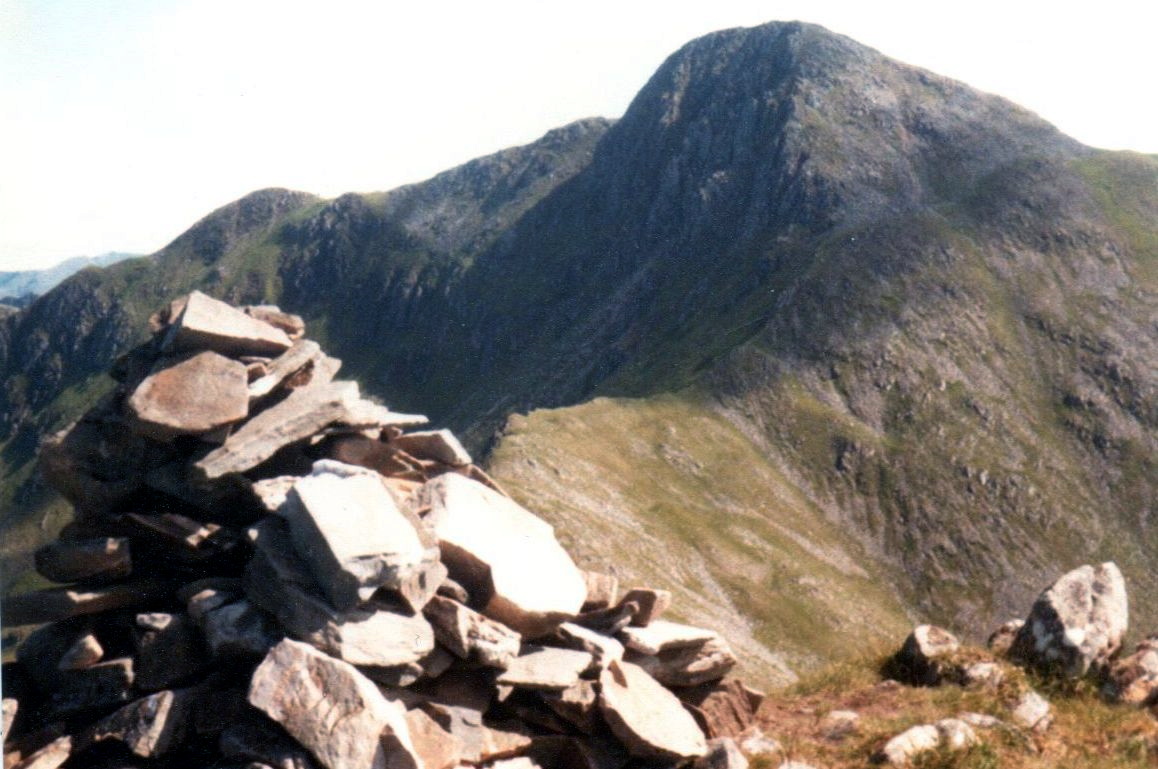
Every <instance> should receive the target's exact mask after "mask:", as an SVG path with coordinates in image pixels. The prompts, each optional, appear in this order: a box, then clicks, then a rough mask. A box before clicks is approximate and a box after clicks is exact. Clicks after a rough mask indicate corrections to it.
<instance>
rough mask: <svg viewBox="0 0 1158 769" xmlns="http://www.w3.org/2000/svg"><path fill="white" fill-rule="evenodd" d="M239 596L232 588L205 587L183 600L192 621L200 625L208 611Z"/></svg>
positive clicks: (231, 601) (218, 607)
mask: <svg viewBox="0 0 1158 769" xmlns="http://www.w3.org/2000/svg"><path fill="white" fill-rule="evenodd" d="M240 597H241V596H239V595H238V594H237V593H236V592H235V591H233V590H228V589H226V590H217V589H215V588H211V587H207V588H205V589H204V590H200V591H198V592H196V593H194V594H193V595H191V596H189V600H188V601H186V602H185V608H186V610H187V611H188V612H189V616H190V617H191V618H192V619H193V621H194V622H196V623H197V624H198V625H200V624H201V623H203V622H204V621H205V617H206V616H207V615H208V614H209V612H211V611H216V610H218V609H220V608H221V607H223V606H225V605H226V604H230V603H233V602H234V601H236V600H237V599H238V598H240Z"/></svg>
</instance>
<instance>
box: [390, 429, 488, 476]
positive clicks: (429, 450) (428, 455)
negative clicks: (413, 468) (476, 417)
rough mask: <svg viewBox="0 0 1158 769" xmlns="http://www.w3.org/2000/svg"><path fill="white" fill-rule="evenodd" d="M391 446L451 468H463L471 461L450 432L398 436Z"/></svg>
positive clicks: (414, 433)
mask: <svg viewBox="0 0 1158 769" xmlns="http://www.w3.org/2000/svg"><path fill="white" fill-rule="evenodd" d="M390 445H391V446H395V447H397V448H400V449H402V450H403V451H405V452H406V453H407V454H410V455H411V456H414V457H418V458H419V459H432V460H434V461H435V462H441V463H442V464H444V465H450V466H451V467H465V466H467V465H469V464H471V462H473V460H472V459H471V458H470V454H469V453H467V450H466V449H464V448H463V447H462V444H461V443H459V442H458V438H456V437H455V436H454V433H452V432H451V431H450V430H424V431H421V432H413V433H406V434H404V435H399V436H398V437H397V438H394V439H392V440H391V441H390Z"/></svg>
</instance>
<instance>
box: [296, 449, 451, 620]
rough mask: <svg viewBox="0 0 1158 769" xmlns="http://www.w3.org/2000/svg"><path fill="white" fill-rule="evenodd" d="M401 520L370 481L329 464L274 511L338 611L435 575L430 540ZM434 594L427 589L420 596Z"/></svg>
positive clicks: (414, 521) (358, 471) (405, 517)
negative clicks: (378, 592) (414, 578)
mask: <svg viewBox="0 0 1158 769" xmlns="http://www.w3.org/2000/svg"><path fill="white" fill-rule="evenodd" d="M408 513H409V511H406V510H403V509H401V508H399V506H398V504H397V503H396V502H395V500H394V497H393V496H392V495H391V494H390V492H389V491H387V490H386V487H385V486H383V485H382V481H381V479H380V477H379V476H378V474H377V473H375V472H374V471H372V470H366V469H364V468H360V467H354V466H353V465H344V464H341V463H340V462H334V461H333V460H321V461H319V462H316V463H315V464H314V471H313V473H312V474H311V475H309V476H308V477H305V478H301V479H300V480H298V482H297V483H296V484H294V487H293V489H292V490H291V491H290V493H289V494H288V496H287V497H286V503H285V505H284V506H283V507H282V508H281V509H280V510H279V514H280V515H281V516H282V517H283V518H285V519H286V521H288V523H289V527H290V534H291V536H292V537H293V540H294V546H295V548H296V549H297V551H298V553H300V554H301V555H302V557H303V558H304V559H305V561H306V563H307V564H308V565H309V567H310V571H311V572H312V573H313V575H314V578H315V579H316V580H317V582H318V584H319V585H320V586H321V588H322V591H323V592H324V593H325V594H326V596H327V598H329V600H330V603H331V604H332V605H333V606H334V608H336V609H338V610H339V611H346V610H349V609H353V608H354V607H355V606H357V605H358V604H360V603H362V602H364V601H366V600H367V599H369V597H370V596H371V595H373V594H374V591H376V590H377V589H378V588H380V587H387V588H398V587H400V586H401V585H402V584H403V582H404V581H405V580H408V579H410V578H411V577H412V576H414V575H421V574H423V573H424V572H426V571H429V570H431V569H434V568H436V567H434V564H435V563H437V562H438V548H437V546H436V545H435V543H434V540H433V537H432V536H431V535H430V534H429V533H428V532H427V530H426V527H425V526H424V524H423V523H422V522H421V521H419V520H418V518H417V517H416V516H414V515H413V514H408ZM439 576H442V574H441V572H440V574H439ZM436 589H437V585H431V586H430V590H429V591H428V594H433V593H434V591H435V590H436Z"/></svg>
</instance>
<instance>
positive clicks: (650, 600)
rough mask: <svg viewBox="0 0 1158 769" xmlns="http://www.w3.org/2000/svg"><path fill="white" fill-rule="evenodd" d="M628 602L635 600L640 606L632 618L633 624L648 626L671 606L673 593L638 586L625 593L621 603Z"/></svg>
mask: <svg viewBox="0 0 1158 769" xmlns="http://www.w3.org/2000/svg"><path fill="white" fill-rule="evenodd" d="M627 602H633V603H635V604H636V605H637V606H638V607H639V608H638V609H636V612H635V616H634V617H632V618H631V624H632V625H634V626H636V627H647V626H648V625H650V624H651V623H652V622H654V621H655V620H657V619H659V617H660V615H661V614H663V613H664V612H665V611H667V609H668V607H670V606H671V593H670V592H668V591H667V590H653V589H651V588H646V587H637V588H633V589H631V590H628V591H627V592H626V593H624V594H623V598H622V599H620V604H624V603H627Z"/></svg>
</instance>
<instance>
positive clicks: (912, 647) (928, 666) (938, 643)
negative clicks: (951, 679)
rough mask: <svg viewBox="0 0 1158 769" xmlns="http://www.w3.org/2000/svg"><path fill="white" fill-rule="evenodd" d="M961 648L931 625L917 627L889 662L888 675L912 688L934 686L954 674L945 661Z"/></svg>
mask: <svg viewBox="0 0 1158 769" xmlns="http://www.w3.org/2000/svg"><path fill="white" fill-rule="evenodd" d="M960 647H961V644H960V642H958V640H957V637H956V636H954V635H953V634H952V633H950V632H949V631H948V630H944V629H942V628H939V627H937V626H935V625H918V626H917V627H915V628H913V632H912V633H910V634H909V636H908V638H906V639H905V643H904V644H903V645H902V646H901V648H900V650H899V651H898V652H897V653H896V654H895V655H893V657H892V659H891V660H890V661H889V671H888V672H889V675H890V676H891V677H892V678H895V679H896V680H898V681H901V682H903V683H907V684H913V685H915V686H936V685H937V684H939V683H941V681H942V679H944V678H945V677H946V676H947V675H950V674H953V673H954V670H955V669H954V668H953V666H952V665H951V663H950V662H949V661H948V659H949V658H950V657H951V656H952V655H953V654H955V653H956V652H957V650H958V649H959V648H960Z"/></svg>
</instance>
